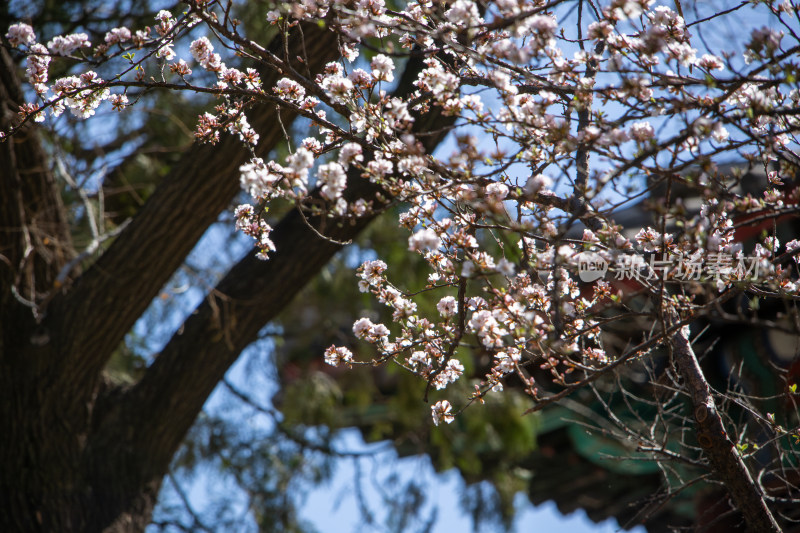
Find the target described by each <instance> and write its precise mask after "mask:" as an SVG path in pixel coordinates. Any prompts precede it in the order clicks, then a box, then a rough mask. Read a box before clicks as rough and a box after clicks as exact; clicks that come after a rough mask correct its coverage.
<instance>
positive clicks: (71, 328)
mask: <svg viewBox="0 0 800 533" xmlns="http://www.w3.org/2000/svg"><path fill="white" fill-rule="evenodd" d="M304 31H305V32H306V35H311V36H313V38H312V39H309V40H310V41H311V42H312V43H313V49H308V50H307V51H308V53H309V56H308V57H307V61H308V63H309V67H310V68H311V69H312V70H315V71H319V70H321V69H322V67H323V66H324V65H325V64H326V63H327V62H329V61H331V60H333V59H334V58H335V57H336V56H337V54H338V48H337V45H336V35H335V34H334V33H333V32H331V31H326V30H324V29H321V28H319V27H317V26H313V27H307V28H305V30H304ZM275 41H276V42H273V44H272V46H273V47H281V46H282V43H281V42H280V41H281V39H276V40H275ZM298 42H299V39H290V43H291V46H293V48H297V50H292V51H293V52H296V54H295V55H296V56H299V55H301V53H302V50H301V49H300V48H299V44H295V43H298ZM280 76H281V75H280V74H279V73H277V72H274V71H270V72H268V73H265V74H263V83H264V86H265V87H267V88H269V87H272V86H273V85H274V84H275V83H276V82H277V81H278V78H279V77H280ZM249 118H250V121H251V123H252V124H253V127H254V128H255V129H256V130H257V131H258V132H259V133H260V135H261V140H260V142H259V145H258V147H257V153H258V154H259V155H261V156H265V155H266V154H267V153H268V152H269V151H270V150H271V149H272V148H274V147H275V146H276V145H278V144H279V143H280V142H282V141H283V133H282V132H281V130H280V128H278V127H277V126H276V124H277V121H278V119H279V117H278V111H277V110H276V108H275V107H273V106H259V107H255V108H253V110H252V111H251V113H250V117H249ZM293 118H294V115H293V114H290V113H288V112H283V114H282V115H281V117H280V120H282V121H283V122H284V123H288V122H291V121H292V120H293ZM249 158H250V153H249V152H248V150H247V149H246V148H245V147H244V145H243V143H241V142H240V141H239V140H238V139H236V138H234V137H233V136H225V137H224V138H223V140H222V141H221V142H220V143H218V144H217V145H214V146H212V145H198V144H195V145H193V146H192V147H191V148H190V149H189V150H188V151H187V152H186V153H185V155H184V156H183V157H182V159H181V161H180V162H179V163H178V164H177V165H176V166H175V167H174V168H173V169H172V171H171V173H170V175H168V176H167V177H166V178H165V179H164V180H163V181H162V182H161V183H160V184H159V186H158V188H157V189H156V191H155V192H154V193H153V195H152V196H151V197H150V198H149V200H148V201H147V202H146V203H145V205H144V206H143V207H142V209H141V211H140V212H139V213H138V215H137V216H136V217H135V218H134V220H133V221H132V222H131V224H130V225H129V226H128V227H127V228H126V229H125V230H124V231H123V232H122V233H121V234H120V235H119V237H118V238H117V239H116V240H115V241H114V243H113V244H112V245H111V247H110V248H109V249H108V250H107V251H106V252H105V253H104V254H103V255H102V256H101V257H100V258H99V259H98V260H97V261H96V262H95V263H94V264H93V265H92V266H91V268H90V269H89V270H88V271H87V272H86V273H85V274H83V275H82V276H81V277H80V278H79V279H78V280H77V281H76V283H75V285H74V286H73V288H72V290H70V291H69V292H66V293H64V294H61V295H59V296H57V297H56V298H54V299H53V301H52V303H51V305H50V308H49V309H48V317H49V318H48V320H47V322H46V323H45V324H44V326H45V328H47V329H49V330H50V331H51V337H52V338H53V339H54V340H55V339H57V342H58V343H59V344H58V345H59V351H60V352H61V354H60V357H59V358H58V363H57V366H58V367H59V368H58V369H57V370H56V371H54V375H57V376H60V379H65V380H69V381H72V382H75V381H77V382H85V381H86V380H87V379H88V380H93V379H96V378H97V376H98V373H99V372H100V370H101V369H102V368H103V366H104V365H105V363H106V361H107V360H108V357H110V354H111V353H112V352H113V351H114V350H115V349H116V348H117V346H118V345H119V343H120V342H121V341H122V339H123V337H124V335H125V334H126V333H127V332H128V331H130V329H131V327H132V326H133V324H134V323H135V322H136V320H137V319H138V318H139V317H140V316H141V314H142V313H143V312H144V310H145V309H146V308H147V306H148V305H149V304H150V302H151V301H152V299H153V298H155V296H156V295H157V294H158V292H159V291H160V290H161V288H162V287H163V286H164V284H165V283H166V282H167V281H168V280H169V278H170V276H172V274H173V272H175V270H176V269H177V268H178V267H180V265H181V264H182V263H183V261H184V259H185V257H186V256H187V255H188V254H189V252H190V251H191V250H192V248H193V247H194V246H195V244H196V243H197V241H198V240H199V239H200V237H201V236H202V235H203V234H204V233H205V231H206V229H207V228H208V226H209V225H210V224H212V223H213V222H214V221H215V220H216V219H217V217H218V215H219V213H220V212H222V211H223V210H224V209H226V208H227V207H228V206H229V204H230V202H231V201H232V200H233V198H234V197H235V195H236V194H237V193H238V192H239V190H240V187H239V166H240V165H242V164H243V163H245V162H246V161H247V160H249ZM78 326H79V327H78Z"/></svg>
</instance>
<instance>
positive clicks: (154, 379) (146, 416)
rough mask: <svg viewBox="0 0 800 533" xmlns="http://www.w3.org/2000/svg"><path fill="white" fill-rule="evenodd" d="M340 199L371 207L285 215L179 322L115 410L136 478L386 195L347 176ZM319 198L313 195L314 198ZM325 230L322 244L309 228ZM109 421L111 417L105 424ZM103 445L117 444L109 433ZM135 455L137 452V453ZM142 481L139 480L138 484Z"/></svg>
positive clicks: (435, 126)
mask: <svg viewBox="0 0 800 533" xmlns="http://www.w3.org/2000/svg"><path fill="white" fill-rule="evenodd" d="M422 68H424V65H423V63H422V62H421V61H419V60H416V59H412V60H411V61H410V62H409V65H408V66H407V67H406V70H405V72H404V74H403V76H402V78H401V79H400V81H399V84H398V88H397V89H396V91H395V94H396V95H401V96H402V95H404V94H408V93H410V92H411V91H412V90H413V88H414V87H413V85H412V82H413V80H414V79H416V74H417V73H418V72H419V71H420V70H421V69H422ZM418 118H419V120H417V121H416V122H415V129H417V130H418V131H431V130H441V131H443V132H446V131H447V128H442V126H446V125H449V124H451V123H452V121H453V118H452V117H442V116H441V115H440V114H439V113H438V112H436V111H434V110H432V111H429V112H428V113H426V115H425V116H424V117H418ZM444 135H445V133H441V134H439V135H431V136H426V137H425V138H424V141H423V142H424V145H425V149H426V150H427V151H428V153H430V152H432V151H433V150H434V148H435V147H436V146H437V145H438V144H439V142H441V140H442V138H443V137H444ZM348 184H349V185H348V188H347V190H346V192H345V197H346V198H347V199H348V201H355V200H356V199H358V198H364V199H366V200H368V201H369V200H374V205H375V206H376V209H375V212H374V213H373V214H372V215H369V216H366V217H361V218H357V219H355V220H352V219H334V222H335V223H331V222H332V220H331V219H323V218H321V217H319V216H308V217H306V219H305V220H304V217H303V215H301V214H300V213H299V212H298V210H292V211H290V212H289V213H288V214H287V215H286V216H284V218H283V219H282V220H281V221H280V222H279V223H278V224H277V226H275V228H274V230H273V231H272V233H271V234H270V237H271V239H272V241H273V242H274V244H275V247H276V250H277V251H276V252H274V253H272V254H270V259H269V260H268V261H261V260H259V259H256V257H255V252H251V253H249V254H248V255H247V256H246V257H245V258H244V259H242V260H241V261H240V262H239V263H238V264H237V265H235V266H234V267H233V268H232V269H231V270H230V272H229V273H228V274H227V275H226V276H225V277H224V278H223V279H222V280H221V281H220V283H219V284H218V285H217V287H216V288H215V290H214V291H213V292H212V293H211V294H209V296H208V297H207V298H206V299H205V300H204V301H203V303H201V304H200V305H199V306H198V307H197V309H196V310H195V312H194V313H192V315H191V316H190V317H189V318H188V319H187V320H186V321H185V322H184V324H183V325H182V326H181V327H180V329H179V330H178V333H176V334H175V335H174V336H173V337H172V339H171V340H170V341H169V343H168V344H167V345H166V346H165V347H164V349H163V350H162V351H161V354H160V355H159V356H158V358H157V359H156V360H155V362H154V363H153V364H152V366H151V367H150V368H149V369H148V370H147V372H146V373H145V375H144V377H143V378H142V379H141V380H140V381H139V383H137V384H136V385H135V386H134V388H133V389H131V390H130V391H129V392H127V393H126V394H125V399H124V401H123V402H121V403H120V404H118V405H117V406H113V407H111V409H114V410H117V409H120V410H121V412H123V413H124V414H123V415H122V416H123V417H124V419H125V420H129V421H130V424H131V426H132V427H133V428H135V429H134V430H133V431H132V435H133V436H134V439H135V441H136V442H135V443H134V444H131V449H136V450H141V453H142V454H143V455H142V457H146V458H147V460H146V461H145V463H146V464H143V465H142V468H147V469H149V470H148V472H146V473H144V472H143V475H147V476H152V478H160V476H162V475H163V474H164V473H165V472H166V469H167V467H168V465H169V461H170V458H171V457H172V455H173V453H174V452H175V450H176V449H177V448H178V446H179V445H180V443H181V441H182V440H183V438H184V436H185V434H186V432H187V431H188V430H189V428H190V427H191V425H192V423H193V422H194V419H195V417H196V416H197V414H198V413H199V412H200V410H201V409H202V406H203V404H204V403H205V401H206V399H207V398H208V396H209V395H210V394H211V392H212V391H213V390H214V388H215V387H216V386H217V384H218V383H219V382H220V381H221V380H222V379H223V378H224V376H225V373H226V372H227V370H228V368H229V367H230V366H231V365H232V364H233V363H234V362H235V361H236V359H237V358H238V357H239V354H240V353H241V351H242V350H243V349H244V348H245V347H246V346H248V345H249V344H250V343H252V342H253V341H255V340H256V339H257V338H258V332H259V331H260V330H261V329H262V328H263V327H264V325H266V324H267V323H268V322H269V321H271V320H273V319H274V318H275V317H276V316H277V315H278V314H279V313H280V312H281V310H283V309H284V307H286V305H288V304H289V302H290V301H291V300H292V299H293V298H294V296H295V295H296V294H297V293H298V292H299V291H300V290H301V289H302V288H303V287H304V286H305V284H306V283H307V282H308V281H310V280H311V279H312V278H313V277H314V276H315V275H316V274H317V273H318V272H319V271H320V270H321V269H322V268H323V267H324V266H325V265H326V264H327V263H328V261H330V259H331V258H332V257H333V256H334V254H336V252H338V251H339V250H340V249H342V247H343V245H342V244H341V243H344V242H347V241H350V240H351V239H353V238H354V237H356V236H357V235H358V234H359V233H360V232H361V231H362V230H363V229H364V228H365V227H366V226H367V225H368V224H369V223H370V222H371V220H372V219H373V218H374V217H375V216H377V214H378V213H379V211H380V206H381V205H385V203H384V202H382V201H380V200H379V199H378V198H377V197H376V195H377V194H378V193H380V194H381V195H383V196H387V195H388V194H387V193H386V192H385V191H384V190H383V189H381V188H380V187H378V186H377V185H374V184H372V183H371V182H369V181H368V180H366V179H363V178H361V177H360V176H359V175H358V171H355V172H351V173H350V174H349V176H348ZM316 194H318V191H316ZM323 223H324V224H325V226H326V228H328V229H327V230H326V231H325V232H324V237H323V236H320V235H319V232H318V231H315V230H314V229H312V228H310V227H309V226H313V227H314V228H320V227H322V224H323ZM112 418H116V417H112ZM108 438H117V437H115V436H112V435H111V434H109V436H108ZM137 453H138V452H137ZM145 481H146V479H145Z"/></svg>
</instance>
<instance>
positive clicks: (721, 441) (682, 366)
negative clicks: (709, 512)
mask: <svg viewBox="0 0 800 533" xmlns="http://www.w3.org/2000/svg"><path fill="white" fill-rule="evenodd" d="M687 333H688V332H686V331H685V330H679V331H678V332H677V333H676V334H675V335H673V337H672V339H671V342H670V347H671V350H672V355H673V357H674V360H675V363H676V364H677V366H678V371H679V372H680V375H681V377H682V378H683V380H684V382H685V384H686V387H687V388H688V389H689V394H690V397H691V399H692V406H693V408H694V418H695V421H696V422H697V441H698V442H699V443H700V446H702V448H703V451H704V452H705V453H706V455H707V456H708V458H709V460H710V461H711V466H712V469H713V473H714V475H715V476H716V477H717V478H718V479H719V480H721V481H722V482H723V483H724V485H725V487H726V488H727V490H728V492H729V494H730V496H731V498H732V499H733V502H734V503H735V504H736V508H737V509H738V510H740V511H741V512H742V514H743V515H744V519H745V522H746V523H747V528H748V531H758V532H762V531H770V532H777V531H780V527H779V526H778V523H777V522H776V521H775V518H774V517H773V516H772V513H771V512H770V510H769V508H768V507H767V504H766V502H765V501H764V496H763V494H761V491H760V490H759V488H758V486H757V485H756V484H755V482H754V481H753V478H752V476H751V475H750V471H749V470H748V469H747V466H746V465H745V464H744V461H743V460H742V458H741V456H740V455H739V454H738V453H736V448H735V447H734V445H733V442H731V440H730V438H728V434H727V432H726V431H725V426H724V425H723V423H722V418H721V417H720V415H719V412H718V411H717V409H716V405H715V404H714V398H713V397H712V396H711V388H710V387H709V385H708V382H707V381H706V379H705V376H704V375H703V371H702V370H701V368H700V363H699V362H698V361H697V357H696V356H695V353H694V350H693V349H692V345H691V343H690V342H689V338H688V334H687Z"/></svg>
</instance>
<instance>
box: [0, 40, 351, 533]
mask: <svg viewBox="0 0 800 533" xmlns="http://www.w3.org/2000/svg"><path fill="white" fill-rule="evenodd" d="M303 34H304V39H302V38H293V39H290V40H289V49H288V57H289V58H292V60H294V58H295V57H298V56H303V55H304V54H305V53H307V54H308V63H307V65H308V68H309V69H310V70H311V71H312V72H317V71H319V70H321V68H322V67H323V66H324V65H325V63H327V62H328V61H331V60H333V59H334V58H335V57H336V55H337V53H338V52H337V50H338V46H337V39H336V36H335V35H334V34H333V33H332V32H330V31H326V30H324V29H322V28H319V27H317V26H313V27H306V28H303ZM278 41H280V39H278ZM273 46H274V50H273V51H274V53H276V54H277V55H279V56H283V55H284V52H283V43H282V42H276V43H274V44H273ZM0 56H2V62H3V64H2V66H1V67H0V81H2V86H0V91H1V92H0V98H2V102H0V103H1V104H2V108H0V111H1V112H2V116H1V118H2V125H3V126H4V128H3V129H7V127H8V126H9V125H10V124H11V122H12V121H13V120H15V115H16V112H17V110H18V106H19V105H20V104H21V103H23V102H24V101H25V100H24V97H23V93H22V90H21V88H20V83H19V80H18V79H17V78H16V75H15V73H16V71H17V67H16V66H15V65H14V64H13V62H12V61H11V59H10V57H9V56H8V54H7V52H6V51H5V50H4V49H0ZM304 68H305V67H304ZM279 77H280V76H279V74H277V73H275V72H270V73H265V75H264V76H263V80H264V83H265V85H266V86H268V87H269V86H272V85H274V84H275V83H276V82H277V80H278V79H279ZM277 113H278V111H277V110H276V108H275V107H272V106H261V107H258V108H255V109H253V110H252V111H251V113H250V117H251V122H252V124H253V127H254V128H256V129H257V130H258V131H259V133H260V134H261V142H260V145H259V151H260V153H261V154H262V155H264V154H266V153H267V152H269V150H271V149H272V148H273V147H275V146H276V145H277V144H278V143H279V142H281V141H282V139H283V133H282V130H281V128H280V126H279V124H278V116H277ZM281 118H282V120H283V122H284V124H288V123H290V122H291V120H292V119H293V118H294V117H293V116H292V115H291V114H288V113H285V112H284V113H282V114H281ZM0 156H2V176H0V199H2V202H3V208H2V210H0V263H1V264H0V283H2V286H0V289H2V292H0V303H2V306H0V435H3V438H2V439H0V460H2V464H3V468H2V469H0V494H1V495H3V496H4V497H5V499H6V501H5V502H3V505H2V506H1V507H2V509H3V510H4V513H2V514H0V530H2V531H35V530H41V531H70V530H73V531H101V530H105V529H109V530H119V531H124V530H131V531H138V530H141V529H142V528H143V527H144V526H145V525H146V524H147V522H148V520H149V517H150V513H151V512H152V508H153V504H154V502H155V498H156V495H157V492H158V488H159V486H160V481H161V480H160V477H158V478H152V477H149V478H148V479H146V480H142V476H141V475H139V469H140V468H141V465H142V464H143V463H146V462H148V460H149V458H148V456H147V455H146V454H147V451H146V450H144V449H141V450H140V449H137V448H136V446H135V442H136V438H137V437H138V435H137V432H138V431H139V428H136V427H135V426H133V425H132V424H131V423H130V421H129V420H126V419H124V418H118V419H116V420H115V421H114V426H115V427H114V431H113V433H114V437H113V439H111V441H103V439H104V438H105V437H106V435H107V431H108V430H109V427H108V423H109V420H108V419H107V418H103V422H104V424H103V429H104V432H103V436H102V437H101V438H99V439H98V437H97V436H96V435H95V433H96V430H97V427H96V425H97V423H96V422H95V419H96V417H97V413H96V411H98V409H97V407H98V398H100V397H102V398H110V397H112V396H114V395H116V394H119V393H120V392H121V391H119V390H116V389H108V387H107V384H106V383H104V381H103V367H104V366H105V364H106V362H107V361H108V359H109V358H110V356H111V355H112V353H113V352H114V350H115V349H116V348H117V347H118V346H119V344H120V342H121V341H122V339H123V336H124V335H125V334H126V333H127V332H128V331H130V329H131V327H132V326H133V324H134V323H135V321H136V320H137V319H138V318H139V317H140V316H141V314H142V313H143V312H144V310H145V309H146V307H147V306H148V305H149V303H150V302H151V301H152V299H153V298H155V297H156V296H157V294H158V292H159V291H160V290H161V288H162V287H163V285H164V284H165V283H166V281H167V280H168V279H169V278H170V277H171V276H172V274H173V273H174V272H175V270H176V269H177V268H179V267H180V265H181V264H182V263H183V261H184V259H185V258H186V256H187V254H188V253H189V252H190V251H191V249H192V248H193V247H194V245H195V244H196V243H197V241H198V240H199V238H200V237H201V236H202V235H203V233H204V232H205V230H206V229H207V228H208V226H209V225H210V224H211V223H213V222H214V221H215V220H216V219H217V217H218V215H219V213H220V212H221V211H223V210H224V209H226V208H227V207H228V206H229V204H230V202H231V200H232V199H233V197H234V196H235V195H236V193H237V192H238V191H239V173H238V168H239V166H240V165H241V164H242V163H243V162H245V161H246V160H247V159H249V157H250V155H249V154H248V153H247V151H246V150H245V149H244V148H243V147H242V146H241V143H240V142H239V141H237V140H235V139H233V138H226V139H224V140H223V141H222V142H221V143H219V144H217V145H216V146H206V145H202V146H201V145H194V146H192V147H191V149H190V150H189V151H188V152H187V153H186V154H185V155H184V156H183V157H182V159H181V162H180V163H179V164H178V165H176V167H175V168H174V169H173V170H172V171H171V173H170V174H169V175H168V176H167V177H166V178H164V179H163V181H162V182H161V183H160V184H159V187H158V189H157V190H156V191H155V192H154V193H153V195H152V196H151V198H150V199H149V200H148V202H147V203H146V204H145V206H143V208H142V209H141V211H140V212H139V213H138V214H137V216H136V217H135V219H134V220H133V221H132V223H131V224H129V225H128V227H127V228H126V229H125V230H124V231H123V232H122V233H121V234H120V235H119V237H118V238H117V239H116V240H115V242H114V243H113V245H112V246H111V247H110V248H109V249H108V250H107V251H106V252H105V253H103V255H102V256H101V257H100V258H99V259H98V260H97V261H96V262H95V263H94V264H93V265H92V266H91V267H90V268H89V269H88V270H87V271H86V272H85V273H84V274H83V275H81V276H80V277H79V278H78V279H76V280H75V281H74V283H73V284H72V285H71V286H68V287H65V288H63V289H62V290H61V291H59V292H57V294H55V296H54V297H53V298H52V300H51V301H49V304H48V305H46V306H45V305H38V304H40V303H41V302H42V301H43V300H45V301H46V300H49V297H48V298H45V297H44V296H45V295H48V293H51V291H54V290H55V288H54V286H53V282H54V280H55V278H56V276H57V275H58V273H59V271H60V270H61V268H62V267H63V266H64V264H66V262H67V260H68V259H69V257H70V256H71V255H72V254H74V251H73V250H72V248H71V245H70V240H69V225H68V223H67V218H66V216H65V214H64V208H63V205H62V204H61V199H60V189H59V187H58V186H57V185H56V182H55V180H54V179H53V176H52V173H51V172H50V170H49V168H50V167H49V161H48V158H47V156H46V154H45V152H44V150H43V149H42V147H41V143H40V140H39V138H38V136H37V134H36V132H35V130H30V131H26V132H25V134H24V135H19V136H14V138H12V139H11V140H10V141H9V142H5V143H2V144H0ZM12 200H13V201H12ZM154 393H157V391H156V392H154ZM108 403H110V402H106V405H107V404H108ZM99 411H100V412H101V413H102V412H104V411H103V410H102V409H100V410H99ZM109 442H113V444H114V446H113V449H112V448H111V447H109V446H107V445H108V444H109ZM162 475H163V472H162Z"/></svg>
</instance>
